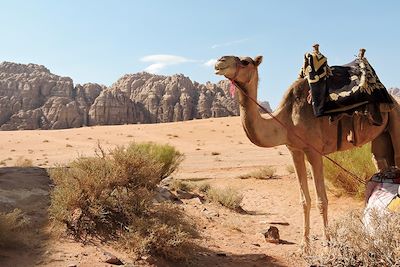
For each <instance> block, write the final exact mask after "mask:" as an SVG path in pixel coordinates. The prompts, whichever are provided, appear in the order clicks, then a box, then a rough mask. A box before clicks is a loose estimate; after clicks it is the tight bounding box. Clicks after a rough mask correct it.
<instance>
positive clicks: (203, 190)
mask: <svg viewBox="0 0 400 267" xmlns="http://www.w3.org/2000/svg"><path fill="white" fill-rule="evenodd" d="M210 188H211V186H210V184H209V183H201V184H199V185H198V186H197V189H198V190H199V192H201V193H207V192H208V190H210Z"/></svg>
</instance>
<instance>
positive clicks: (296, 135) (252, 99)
mask: <svg viewBox="0 0 400 267" xmlns="http://www.w3.org/2000/svg"><path fill="white" fill-rule="evenodd" d="M239 67H240V66H239V64H238V65H237V70H236V73H235V76H234V77H233V78H232V79H230V81H231V93H232V88H233V89H234V88H235V87H236V88H238V89H239V90H240V91H241V92H242V93H243V94H244V95H245V96H246V97H247V98H248V99H250V100H251V101H252V102H254V103H255V104H256V105H257V106H258V107H259V108H260V109H262V110H263V111H264V112H265V113H267V114H268V115H270V116H271V118H273V119H274V120H275V121H276V122H278V123H279V124H280V125H281V126H282V127H283V128H285V129H286V130H288V127H287V126H286V125H285V124H284V123H283V122H282V121H280V120H279V119H278V118H277V117H275V116H274V115H273V114H272V112H270V111H268V110H267V109H266V108H264V107H263V106H261V105H260V104H259V103H258V102H257V100H255V99H254V98H252V97H251V96H249V95H248V94H247V93H246V90H244V89H243V88H241V87H240V86H239V85H238V84H237V83H236V82H235V80H234V79H235V78H236V76H237V74H238V72H239ZM292 134H293V135H294V136H295V137H297V138H298V139H299V140H300V141H302V142H303V143H304V144H305V145H307V146H308V147H310V148H311V149H312V150H314V151H315V152H317V153H318V154H319V155H321V156H322V157H324V158H326V159H327V160H329V161H330V162H332V163H333V164H334V165H335V166H337V167H338V168H340V169H341V170H343V171H344V172H346V173H347V174H348V175H350V177H352V178H353V179H354V180H356V181H357V182H359V183H360V184H366V182H365V181H364V180H363V179H361V178H360V177H358V176H357V175H356V174H354V173H352V172H351V171H349V170H347V169H345V168H344V167H343V166H342V165H340V164H339V163H338V162H336V161H335V160H334V159H332V158H330V157H328V156H327V155H325V154H323V153H322V152H321V151H320V150H318V149H317V148H316V147H315V146H313V145H312V144H310V143H308V142H307V141H306V140H305V139H303V138H302V137H300V136H299V135H298V134H296V133H295V132H292Z"/></svg>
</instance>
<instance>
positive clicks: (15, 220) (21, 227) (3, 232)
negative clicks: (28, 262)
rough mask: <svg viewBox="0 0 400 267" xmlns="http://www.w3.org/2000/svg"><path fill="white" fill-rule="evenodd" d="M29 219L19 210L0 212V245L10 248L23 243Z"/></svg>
mask: <svg viewBox="0 0 400 267" xmlns="http://www.w3.org/2000/svg"><path fill="white" fill-rule="evenodd" d="M28 226H29V220H28V219H27V218H26V217H25V216H24V214H23V213H22V211H21V210H19V209H15V210H14V211H12V212H9V213H0V247H2V248H10V247H17V246H20V245H24V244H25V243H26V241H27V240H26V236H27V235H26V234H27V230H28Z"/></svg>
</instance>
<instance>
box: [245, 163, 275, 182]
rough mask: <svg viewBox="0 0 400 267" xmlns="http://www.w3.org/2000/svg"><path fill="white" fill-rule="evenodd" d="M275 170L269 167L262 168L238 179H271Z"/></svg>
mask: <svg viewBox="0 0 400 267" xmlns="http://www.w3.org/2000/svg"><path fill="white" fill-rule="evenodd" d="M275 173H276V169H275V168H273V167H271V166H265V167H262V168H261V169H259V170H256V171H253V172H250V173H247V174H243V175H240V176H239V178H240V179H249V178H254V179H271V178H273V177H274V176H275Z"/></svg>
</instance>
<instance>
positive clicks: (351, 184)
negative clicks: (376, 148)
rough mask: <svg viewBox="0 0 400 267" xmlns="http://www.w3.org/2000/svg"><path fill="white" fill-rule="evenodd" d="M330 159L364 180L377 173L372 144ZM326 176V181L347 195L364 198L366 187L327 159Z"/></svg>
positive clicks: (335, 155) (325, 161) (337, 154)
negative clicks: (373, 160)
mask: <svg viewBox="0 0 400 267" xmlns="http://www.w3.org/2000/svg"><path fill="white" fill-rule="evenodd" d="M329 157H331V158H332V159H333V160H335V161H336V162H338V163H339V164H340V165H341V166H343V167H344V168H345V169H347V170H349V171H350V172H352V173H354V174H356V175H357V176H358V177H360V178H361V179H363V180H368V179H369V178H370V177H371V176H372V175H373V174H374V173H376V168H375V166H374V164H373V162H372V154H371V145H370V144H367V145H365V146H362V147H360V148H355V149H352V150H347V151H342V152H336V153H333V154H331V155H329ZM324 174H325V178H326V179H328V180H329V181H330V182H331V183H332V184H333V185H334V186H336V187H337V188H340V189H342V190H343V191H344V192H345V193H347V194H350V195H353V196H357V197H363V194H364V191H365V186H364V185H361V184H360V183H359V182H357V181H356V180H355V179H354V178H353V177H352V176H350V175H349V174H347V173H345V172H344V171H342V170H341V169H339V168H338V167H336V166H335V165H334V164H333V163H331V162H330V161H328V160H326V159H324Z"/></svg>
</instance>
